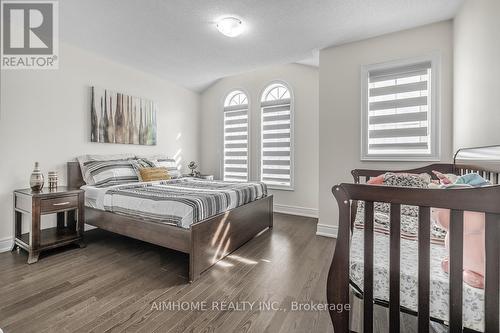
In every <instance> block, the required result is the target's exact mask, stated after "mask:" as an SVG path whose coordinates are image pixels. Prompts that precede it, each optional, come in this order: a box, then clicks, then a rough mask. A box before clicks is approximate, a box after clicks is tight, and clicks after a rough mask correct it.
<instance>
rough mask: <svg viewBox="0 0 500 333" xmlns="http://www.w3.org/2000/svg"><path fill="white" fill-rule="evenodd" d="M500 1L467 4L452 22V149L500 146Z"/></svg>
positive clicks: (486, 0)
mask: <svg viewBox="0 0 500 333" xmlns="http://www.w3.org/2000/svg"><path fill="white" fill-rule="evenodd" d="M499 35H500V1H498V0H480V1H477V0H467V1H465V3H464V5H463V6H462V8H461V10H460V11H459V13H458V15H457V17H456V18H455V20H454V47H455V54H454V80H455V84H454V114H453V116H454V126H453V127H454V133H453V143H454V147H455V148H461V147H475V146H484V145H497V144H500V131H499V130H498V129H499V127H498V126H499V125H498V124H500V80H499V78H500V39H499Z"/></svg>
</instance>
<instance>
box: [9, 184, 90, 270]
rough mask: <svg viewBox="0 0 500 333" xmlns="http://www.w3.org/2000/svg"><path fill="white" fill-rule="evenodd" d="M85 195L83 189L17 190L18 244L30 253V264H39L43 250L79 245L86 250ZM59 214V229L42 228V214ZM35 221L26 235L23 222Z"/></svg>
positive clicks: (15, 224) (16, 228)
mask: <svg viewBox="0 0 500 333" xmlns="http://www.w3.org/2000/svg"><path fill="white" fill-rule="evenodd" d="M84 198H85V192H84V191H83V190H80V189H68V188H67V187H62V186H61V187H58V188H57V189H53V190H49V189H44V190H42V191H41V192H32V191H31V189H23V190H16V191H14V232H15V240H14V245H17V246H18V247H20V248H22V249H24V250H26V251H28V253H29V256H28V264H33V263H35V262H37V261H38V256H39V255H40V252H41V251H44V250H48V249H53V248H56V247H59V246H63V245H67V244H71V243H78V245H80V247H84V246H85V244H84V242H83V226H84V223H85V217H84V214H85V209H84ZM48 214H56V216H57V226H56V227H54V228H47V229H40V228H41V217H42V215H48ZM23 216H24V217H28V218H30V219H31V223H30V228H29V232H27V233H22V220H23Z"/></svg>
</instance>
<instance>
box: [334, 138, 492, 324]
mask: <svg viewBox="0 0 500 333" xmlns="http://www.w3.org/2000/svg"><path fill="white" fill-rule="evenodd" d="M432 170H437V171H440V172H443V173H455V174H457V175H464V174H468V173H471V172H475V173H479V174H480V175H481V176H482V177H484V178H486V179H488V180H489V181H490V182H491V183H492V184H493V185H492V186H488V187H481V188H466V189H428V188H425V189H424V188H407V187H395V186H373V185H367V184H365V183H366V182H367V181H368V180H370V179H371V178H373V177H377V176H379V175H380V174H383V173H385V172H389V171H390V170H363V169H356V170H353V171H352V175H353V177H354V183H353V184H351V183H343V184H340V185H337V186H334V187H333V188H332V192H333V194H334V196H335V198H336V200H337V203H338V205H339V232H338V237H337V242H336V248H335V253H334V257H333V260H332V265H331V267H330V271H329V276H328V283H327V298H328V302H329V303H330V304H349V296H350V294H351V293H352V295H354V296H355V297H357V298H360V299H362V300H363V301H362V303H363V305H362V306H363V309H362V318H363V331H364V332H372V331H373V327H374V326H373V318H374V304H378V305H382V306H385V307H387V308H388V311H389V330H390V332H399V330H400V313H401V312H405V313H409V314H412V315H415V316H417V317H418V319H417V322H418V331H419V332H429V329H430V321H434V322H438V323H442V324H444V325H445V326H446V327H447V329H448V331H449V332H462V331H464V332H470V331H473V332H474V331H475V332H477V331H479V332H481V331H482V332H498V331H499V319H498V318H499V291H500V288H499V285H500V280H499V258H500V246H499V242H498V237H500V185H499V173H500V146H492V147H479V148H468V149H461V150H459V151H458V152H457V153H456V155H455V159H454V162H453V163H450V164H432V165H428V166H426V167H422V168H417V169H412V170H403V171H394V172H407V173H415V174H418V173H428V174H432ZM383 203H385V204H386V205H387V206H388V207H390V209H387V210H385V214H386V216H384V214H383V213H384V209H381V208H380V205H383ZM407 205H411V206H417V207H418V208H417V207H415V209H416V210H417V215H415V216H414V218H415V219H416V225H417V226H418V227H417V230H416V231H414V233H416V235H415V236H416V237H412V236H413V235H411V231H408V230H407V229H408V228H407V227H406V225H405V224H406V223H407V220H408V216H405V215H406V214H408V212H407V211H406V207H407ZM432 207H435V208H447V209H451V215H450V218H451V223H450V229H449V230H448V233H449V234H448V237H449V254H450V255H449V272H448V273H445V272H443V270H442V269H441V259H442V258H443V257H445V256H447V255H448V251H447V249H446V248H445V247H444V245H443V244H441V243H440V242H439V241H436V239H437V238H439V237H437V236H436V232H435V230H434V225H433V221H432V219H431V217H430V216H431V214H430V213H431V208H432ZM464 211H473V212H485V213H486V218H485V239H484V241H485V286H484V290H483V289H479V288H474V287H471V286H469V285H468V284H466V283H463V278H462V269H463V260H464V255H463V249H464V238H463V231H464V217H463V216H464V215H463V212H464ZM381 220H383V221H381ZM360 221H362V224H363V225H362V227H360V226H359V224H360ZM384 223H386V224H388V226H389V232H387V233H384V232H380V230H379V229H381V227H380V226H381V225H382V224H384ZM374 231H375V232H374ZM408 234H410V235H409V236H408ZM438 236H439V235H438ZM336 309H339V308H338V307H332V308H331V310H330V316H331V319H332V322H333V325H334V329H335V332H349V330H350V325H349V324H350V323H349V313H348V311H336Z"/></svg>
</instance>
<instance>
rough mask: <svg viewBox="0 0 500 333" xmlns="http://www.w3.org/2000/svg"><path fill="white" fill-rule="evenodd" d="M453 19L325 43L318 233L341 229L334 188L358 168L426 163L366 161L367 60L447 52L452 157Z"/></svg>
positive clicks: (444, 86) (446, 130)
mask: <svg viewBox="0 0 500 333" xmlns="http://www.w3.org/2000/svg"><path fill="white" fill-rule="evenodd" d="M452 39H453V33H452V23H451V22H450V21H447V22H442V23H437V24H433V25H428V26H424V27H420V28H416V29H411V30H407V31H402V32H397V33H393V34H389V35H385V36H381V37H376V38H372V39H368V40H363V41H360V42H355V43H350V44H345V45H341V46H337V47H331V48H328V49H324V50H322V51H321V52H320V70H319V82H320V83H319V84H320V87H319V96H320V97H319V106H320V113H319V143H320V146H319V156H320V158H319V180H320V181H319V198H320V199H319V213H320V214H319V216H320V218H319V225H318V234H324V235H332V234H335V233H336V226H337V224H338V208H337V203H336V202H335V199H334V197H333V195H332V193H331V188H332V186H334V185H335V184H338V183H341V182H352V177H351V175H350V170H352V169H355V168H371V169H376V168H407V167H416V166H419V165H424V164H427V163H425V162H423V163H399V162H393V163H387V162H361V161H360V138H361V133H360V131H361V125H360V124H361V119H360V114H361V111H360V107H361V79H360V76H361V74H360V73H361V66H362V65H367V64H375V63H380V62H385V61H391V60H398V59H406V58H411V57H416V56H422V55H427V54H430V53H432V52H436V51H438V52H439V53H440V54H441V87H440V88H441V96H440V114H441V160H442V161H449V160H450V159H451V157H452V60H453V59H452V57H453V54H452V53H453V45H452Z"/></svg>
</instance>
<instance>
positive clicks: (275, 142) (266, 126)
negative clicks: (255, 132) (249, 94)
mask: <svg viewBox="0 0 500 333" xmlns="http://www.w3.org/2000/svg"><path fill="white" fill-rule="evenodd" d="M261 106H262V122H261V126H262V131H261V135H262V138H261V142H262V144H261V151H262V155H261V180H262V181H263V182H265V183H266V184H268V185H275V186H283V187H290V186H291V185H292V184H291V183H292V181H291V179H292V178H291V164H292V163H291V162H292V156H291V150H292V115H291V99H290V98H285V99H279V100H273V101H264V102H262V104H261Z"/></svg>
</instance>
